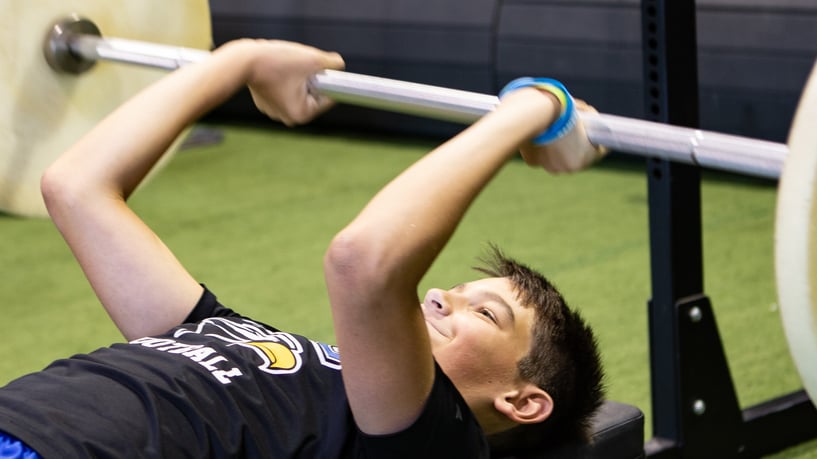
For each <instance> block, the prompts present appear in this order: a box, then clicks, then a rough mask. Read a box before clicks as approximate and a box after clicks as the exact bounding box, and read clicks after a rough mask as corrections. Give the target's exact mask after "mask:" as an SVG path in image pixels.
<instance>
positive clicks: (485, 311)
mask: <svg viewBox="0 0 817 459" xmlns="http://www.w3.org/2000/svg"><path fill="white" fill-rule="evenodd" d="M479 313H480V314H482V315H483V316H485V317H487V318H489V319H491V322H493V323H496V316H495V315H494V313H493V312H492V311H491V310H490V309H488V308H482V309H480V311H479Z"/></svg>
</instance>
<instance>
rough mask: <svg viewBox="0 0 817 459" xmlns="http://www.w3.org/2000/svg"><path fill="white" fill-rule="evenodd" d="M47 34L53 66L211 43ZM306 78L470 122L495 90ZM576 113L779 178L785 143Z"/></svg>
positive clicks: (646, 149) (358, 97)
mask: <svg viewBox="0 0 817 459" xmlns="http://www.w3.org/2000/svg"><path fill="white" fill-rule="evenodd" d="M49 40H51V43H47V46H46V47H45V49H46V57H47V60H48V61H49V63H50V64H52V67H53V66H54V64H53V62H55V61H58V60H57V59H54V56H49V55H48V53H49V52H52V53H53V52H54V50H60V49H66V50H68V52H70V53H71V54H72V55H73V57H75V58H80V59H83V60H86V61H90V62H96V61H100V60H105V61H115V62H121V63H129V64H135V65H141V66H147V67H154V68H160V69H166V70H174V69H177V68H179V67H181V66H183V65H187V64H190V63H194V62H198V61H200V60H202V59H205V58H206V57H207V56H209V55H210V52H209V51H203V50H198V49H190V48H184V47H177V46H168V45H160V44H153V43H147V42H141V41H134V40H126V39H120V38H107V37H102V36H98V35H95V34H92V33H91V34H89V33H61V34H57V35H55V34H54V33H52V34H51V36H50V38H49ZM55 40H62V41H64V43H54V41H55ZM49 50H50V51H49ZM57 70H61V69H57ZM309 84H310V86H311V87H312V88H314V89H315V90H316V91H318V92H320V93H321V94H323V95H326V96H327V97H330V98H332V99H333V100H335V101H336V102H339V103H346V104H352V105H358V106H363V107H368V108H374V109H380V110H387V111H392V112H397V113H403V114H409V115H415V116H421V117H426V118H432V119H438V120H443V121H450V122H456V123H461V124H470V123H473V122H475V121H476V120H477V119H479V118H480V117H482V116H484V115H485V114H487V113H488V112H490V111H492V110H494V109H495V107H496V106H497V105H498V103H499V99H498V97H496V96H493V95H487V94H481V93H477V92H470V91H463V90H458V89H450V88H444V87H440V86H432V85H427V84H419V83H411V82H406V81H400V80H394V79H389V78H381V77H375V76H369V75H361V74H356V73H350V72H343V71H337V70H325V71H323V72H320V73H318V74H316V75H314V76H313V77H312V78H311V79H310V83H309ZM580 117H581V119H582V122H583V124H584V126H585V130H586V133H587V137H588V139H589V140H590V142H591V143H593V144H594V145H602V146H605V147H607V148H609V149H611V150H614V151H619V152H623V153H630V154H634V155H639V156H644V157H650V158H661V159H666V160H669V161H674V162H679V163H685V164H692V165H696V166H700V167H704V168H710V169H716V170H722V171H727V172H736V173H740V174H743V175H751V176H756V177H763V178H769V179H777V178H779V176H780V173H781V170H782V167H783V163H784V161H785V158H786V155H787V153H788V147H787V146H786V145H785V144H782V143H775V142H769V141H764V140H757V139H752V138H748V137H741V136H736V135H729V134H721V133H717V132H711V131H704V130H700V129H693V128H686V127H680V126H673V125H669V124H664V123H657V122H652V121H645V120H640V119H635V118H627V117H621V116H615V115H607V114H589V113H580Z"/></svg>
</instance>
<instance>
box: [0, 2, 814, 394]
mask: <svg viewBox="0 0 817 459" xmlns="http://www.w3.org/2000/svg"><path fill="white" fill-rule="evenodd" d="M9 2H10V4H9ZM151 2H153V3H155V5H151V4H150V3H151ZM49 3H50V4H49ZM0 5H2V6H3V8H4V11H5V12H6V13H7V14H6V15H5V16H6V17H7V18H13V21H12V24H11V26H10V27H6V28H5V29H4V30H5V33H9V34H12V35H11V36H9V37H6V38H7V39H5V40H0V59H4V60H6V61H7V62H5V65H4V68H6V69H11V71H10V73H7V74H5V75H3V77H4V80H3V84H2V85H0V91H2V92H0V97H2V96H4V97H3V100H5V101H7V104H5V106H6V107H5V109H4V110H6V111H4V112H2V114H0V148H3V150H2V151H0V210H3V211H6V212H9V213H13V214H19V215H32V216H33V215H44V213H45V212H44V206H43V204H42V199H41V197H40V193H39V178H40V175H41V173H42V171H43V170H44V169H45V168H46V167H47V165H48V164H50V163H51V162H52V161H53V160H54V159H56V156H57V155H59V154H60V153H61V152H62V151H64V150H65V149H67V148H68V147H69V146H70V145H71V144H72V143H73V142H74V141H76V140H77V139H78V138H79V137H80V136H81V135H82V134H83V133H84V132H86V131H88V130H90V128H91V127H92V126H93V125H94V124H96V122H97V121H98V120H99V119H101V118H102V117H103V116H104V115H106V114H107V113H108V112H109V111H111V110H112V109H113V108H115V107H116V106H118V105H119V104H121V103H122V102H124V100H125V99H127V98H129V97H130V96H131V95H133V94H135V93H136V92H137V91H138V90H140V89H142V88H143V87H145V86H147V85H148V84H149V83H151V82H152V81H153V80H156V79H158V78H160V77H161V76H162V75H163V74H164V73H163V72H160V70H161V71H167V70H173V69H176V68H179V67H181V66H183V65H187V64H191V63H195V62H198V61H200V60H203V59H206V58H207V57H208V56H209V55H210V52H209V51H205V50H206V49H210V48H211V47H212V43H211V35H210V34H211V31H210V25H209V24H210V17H209V7H208V3H207V1H206V0H195V1H194V0H185V1H183V2H165V1H161V0H142V1H140V2H124V3H121V2H120V3H118V4H117V8H119V9H118V10H116V11H112V10H111V7H110V4H109V3H107V2H105V1H103V0H38V2H37V5H36V6H35V5H32V4H31V3H30V2H26V3H24V2H20V1H15V0H0ZM152 6H155V8H152ZM122 9H129V10H128V11H122ZM60 11H62V12H63V13H60ZM75 11H77V12H79V13H80V14H82V16H81V15H79V14H74V12H75ZM153 11H162V14H154V13H153ZM91 17H93V20H91V19H88V18H91ZM179 17H184V18H185V21H181V23H180V22H179V21H178V20H177V18H179ZM145 23H150V24H151V27H150V30H148V31H146V30H143V29H140V24H145ZM22 26H25V27H22ZM100 27H102V28H105V29H107V30H115V31H117V32H119V33H120V36H127V37H128V38H118V37H103V36H102V33H101V31H100ZM147 33H149V34H150V35H149V36H146V34H147ZM44 36H45V38H43V37H44ZM148 40H149V41H148ZM100 61H113V62H120V63H129V64H137V66H138V67H139V68H138V69H137V68H134V67H128V68H124V67H127V66H117V65H97V63H98V62H100ZM12 63H13V65H12ZM309 84H310V85H311V86H312V87H313V89H314V90H316V91H319V92H321V93H323V94H325V95H327V96H329V97H331V98H333V99H334V100H336V101H337V102H340V103H349V104H354V105H360V106H365V107H370V108H376V109H383V110H389V111H395V112H400V113H406V114H411V115H418V116H423V117H428V118H434V119H440V120H445V121H454V122H459V123H464V124H468V123H471V122H474V121H475V120H477V119H478V118H480V117H481V116H483V115H485V114H486V113H488V112H490V111H491V110H493V109H494V108H495V107H496V106H497V104H498V102H499V101H498V98H497V97H496V96H493V95H486V94H479V93H474V92H469V91H461V90H455V89H449V88H442V87H437V86H430V85H423V84H417V83H410V82H404V81H398V80H392V79H386V78H379V77H373V76H367V75H360V74H354V73H349V72H341V71H332V70H326V71H324V72H321V73H319V74H317V75H314V77H312V79H311V80H310V83H309ZM581 117H582V122H583V123H584V125H585V128H586V131H587V135H588V138H589V139H590V141H591V142H592V143H594V144H596V145H603V146H606V147H608V148H610V149H612V150H616V151H622V152H628V153H632V154H636V155H642V156H646V157H657V158H662V159H667V160H670V161H676V162H682V163H687V164H693V165H698V166H701V167H706V168H713V169H719V170H724V171H730V172H736V173H740V174H745V175H753V176H759V177H766V178H777V179H779V191H778V199H777V215H776V222H775V270H776V280H777V287H778V296H779V302H780V309H781V315H782V320H783V326H784V330H785V333H786V338H787V340H788V343H789V348H790V350H791V353H792V357H793V359H794V361H795V365H796V366H797V369H798V371H799V373H800V376H801V379H802V380H803V383H804V386H805V388H806V390H807V391H808V393H809V395H810V397H811V399H812V400H817V244H815V238H817V205H815V192H817V186H815V185H817V184H816V183H815V182H816V181H817V129H815V128H814V124H815V122H817V66H815V69H814V70H813V71H812V75H811V76H810V78H809V80H808V82H807V84H806V86H805V90H804V92H803V95H802V97H801V100H800V103H799V106H798V109H797V113H796V114H795V117H794V122H793V124H792V128H791V132H790V136H789V140H788V145H786V144H781V143H775V142H768V141H763V140H757V139H751V138H747V137H741V136H734V135H727V134H721V133H716V132H709V131H703V130H699V129H691V128H684V127H679V126H670V125H666V124H661V123H654V122H649V121H643V120H637V119H630V118H625V117H619V116H613V115H607V114H586V113H582V114H581ZM171 150H173V148H171ZM166 156H168V157H169V156H171V155H166Z"/></svg>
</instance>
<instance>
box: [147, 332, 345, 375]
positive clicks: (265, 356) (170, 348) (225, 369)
mask: <svg viewBox="0 0 817 459" xmlns="http://www.w3.org/2000/svg"><path fill="white" fill-rule="evenodd" d="M189 334H196V335H203V336H209V337H212V338H216V339H218V340H220V341H223V342H225V343H227V346H228V347H230V346H241V347H243V348H246V349H250V350H252V351H253V352H254V353H255V355H257V356H258V361H257V362H260V364H259V365H258V369H259V370H261V371H263V372H265V373H268V374H291V373H296V372H297V371H298V370H300V369H301V366H302V365H303V352H304V348H303V346H302V344H301V341H299V340H298V339H297V338H296V337H295V336H293V335H291V334H289V333H284V332H279V331H273V330H270V329H268V328H266V327H265V326H263V325H261V324H258V323H256V322H253V321H251V320H249V319H232V318H230V319H228V318H221V317H211V318H208V319H205V320H203V321H201V322H199V323H198V324H196V325H195V326H192V327H191V328H179V329H177V330H176V331H175V332H174V333H173V338H174V339H169V338H154V337H145V338H140V339H136V340H133V341H131V344H136V345H141V346H143V347H148V348H151V349H155V350H157V351H162V352H167V353H170V354H178V355H181V356H183V357H186V358H188V359H190V360H192V361H194V362H196V363H198V364H199V365H201V366H202V367H204V368H205V369H206V370H207V371H209V372H210V373H211V374H212V375H213V377H214V378H216V379H217V380H218V381H219V382H221V383H222V384H229V383H230V382H231V381H232V379H233V378H235V377H237V376H241V375H242V374H243V372H242V368H243V365H237V364H236V363H235V362H233V359H231V358H230V356H229V354H224V353H223V352H221V351H220V350H218V347H217V346H212V347H211V346H207V345H204V344H198V343H197V342H196V341H197V340H186V339H184V336H185V335H189ZM311 343H312V345H313V347H314V350H315V352H316V354H317V357H318V360H319V361H320V362H321V364H322V365H323V366H325V367H328V368H332V369H336V370H340V354H339V353H338V349H337V347H335V346H330V345H327V344H323V343H317V342H314V341H311Z"/></svg>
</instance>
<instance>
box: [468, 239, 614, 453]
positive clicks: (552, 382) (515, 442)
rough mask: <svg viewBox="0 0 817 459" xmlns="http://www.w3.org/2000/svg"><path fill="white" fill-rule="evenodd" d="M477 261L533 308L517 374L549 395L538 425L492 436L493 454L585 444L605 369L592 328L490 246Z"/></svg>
mask: <svg viewBox="0 0 817 459" xmlns="http://www.w3.org/2000/svg"><path fill="white" fill-rule="evenodd" d="M489 248H490V250H489V253H488V255H487V256H484V257H482V258H481V259H480V261H481V262H482V265H481V266H478V267H475V268H474V269H476V270H477V271H479V272H481V273H483V274H486V275H488V276H491V277H504V278H508V279H509V280H510V281H511V284H512V285H513V287H514V289H515V290H516V293H517V295H518V298H519V300H520V302H521V303H522V304H523V305H524V306H527V307H533V308H534V310H535V319H534V324H533V330H532V343H531V348H530V350H529V352H528V353H527V354H526V355H525V356H524V357H523V358H522V359H521V360H520V361H519V362H518V365H517V368H518V369H519V374H520V376H521V377H522V378H523V379H525V380H527V381H529V382H532V383H534V384H536V385H537V386H538V387H540V388H541V389H543V390H545V391H546V392H547V393H548V394H550V396H551V397H552V398H553V401H554V403H553V405H554V407H553V412H552V413H551V415H550V416H549V417H548V418H547V419H546V420H545V421H544V422H541V423H538V424H526V425H518V426H516V427H514V428H512V429H509V430H507V431H505V432H501V433H498V434H495V435H492V436H491V438H489V441H490V443H491V445H492V449H493V451H494V453H495V454H497V453H498V454H507V453H510V452H515V451H520V450H525V449H530V448H533V447H540V448H541V445H542V444H547V445H548V446H556V445H557V444H565V443H573V442H587V441H589V439H590V427H591V421H592V417H593V414H594V413H595V412H596V411H597V410H598V408H599V407H600V406H601V404H602V403H603V400H604V395H605V389H604V370H603V368H602V363H601V356H600V353H599V349H598V343H597V341H596V337H595V335H594V333H593V330H592V329H591V328H590V326H589V325H588V324H587V323H586V322H585V320H584V319H583V318H582V316H581V315H580V314H579V313H578V312H577V311H575V310H573V309H571V308H569V307H568V305H567V303H566V302H565V300H564V298H563V297H562V294H561V293H559V291H558V290H557V289H556V287H555V286H554V285H553V284H552V283H551V282H550V281H549V280H548V279H547V278H545V276H543V275H542V274H540V273H538V272H537V271H535V270H533V269H531V268H529V267H528V266H526V265H524V264H522V263H520V262H518V261H516V260H514V259H512V258H509V257H507V256H505V255H504V254H503V253H502V251H501V250H500V249H499V248H498V247H497V246H495V245H493V244H491V245H490V246H489Z"/></svg>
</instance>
